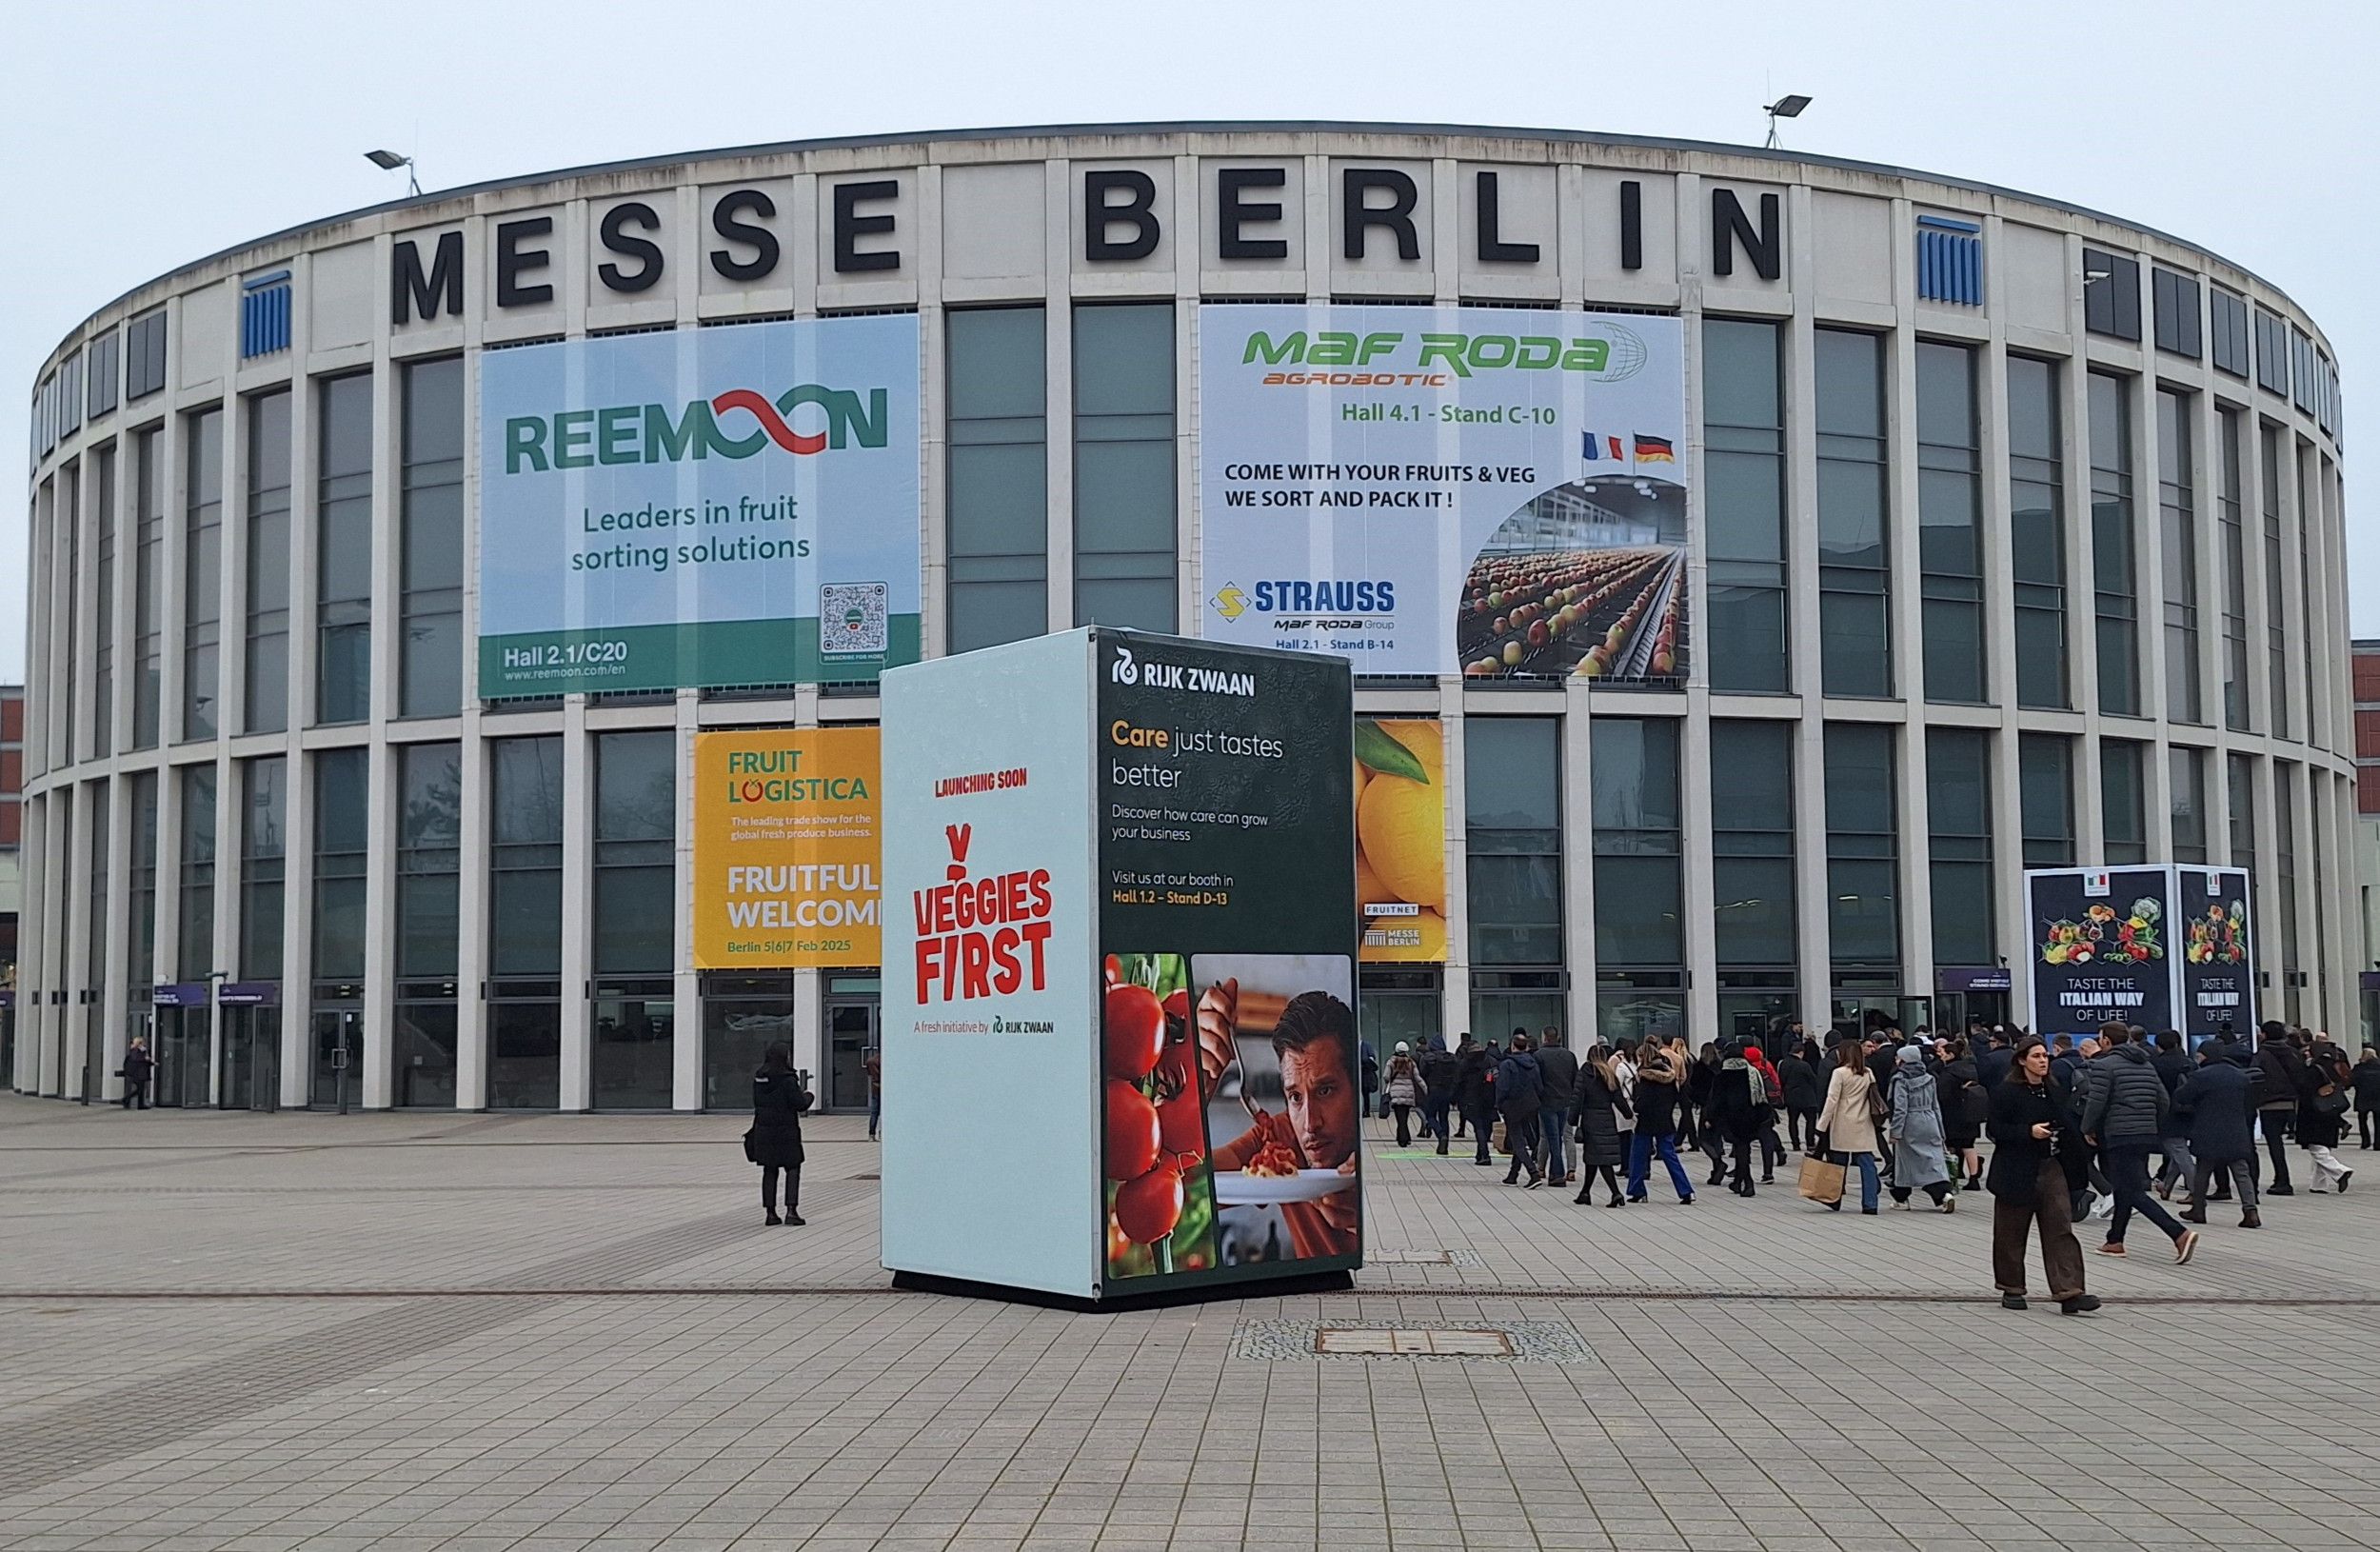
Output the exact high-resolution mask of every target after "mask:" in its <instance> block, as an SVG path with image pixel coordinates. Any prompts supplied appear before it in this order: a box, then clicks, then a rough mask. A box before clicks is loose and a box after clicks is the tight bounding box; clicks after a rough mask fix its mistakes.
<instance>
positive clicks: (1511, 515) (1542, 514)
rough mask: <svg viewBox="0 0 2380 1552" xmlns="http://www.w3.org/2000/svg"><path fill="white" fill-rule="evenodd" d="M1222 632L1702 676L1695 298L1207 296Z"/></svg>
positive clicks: (1318, 644)
mask: <svg viewBox="0 0 2380 1552" xmlns="http://www.w3.org/2000/svg"><path fill="white" fill-rule="evenodd" d="M1199 351H1200V355H1199V415H1200V431H1199V434H1200V485H1199V490H1200V533H1201V536H1202V537H1201V543H1200V561H1201V563H1202V565H1203V567H1204V571H1203V576H1204V586H1205V588H1206V591H1207V598H1206V600H1205V607H1204V609H1203V610H1202V619H1203V628H1202V631H1201V634H1203V635H1204V636H1206V637H1208V638H1209V639H1211V640H1216V641H1225V642H1234V643H1238V644H1240V645H1243V646H1251V647H1289V648H1295V649H1299V650H1305V651H1319V652H1333V653H1339V654H1342V655H1344V656H1346V657H1348V658H1349V659H1350V660H1351V663H1352V666H1353V667H1354V668H1355V670H1356V671H1357V672H1359V673H1421V674H1442V673H1454V672H1458V671H1459V672H1461V673H1464V674H1467V675H1471V676H1474V677H1480V678H1506V677H1512V678H1560V677H1565V676H1573V675H1575V676H1578V677H1582V678H1588V679H1616V680H1625V681H1630V682H1637V683H1656V684H1662V683H1676V682H1681V681H1682V680H1683V678H1684V676H1685V674H1686V670H1687V647H1688V631H1689V626H1690V624H1691V622H1689V621H1688V619H1687V618H1686V607H1687V585H1686V484H1685V456H1686V426H1687V416H1686V401H1685V370H1684V365H1683V335H1682V333H1681V332H1680V326H1679V324H1678V321H1677V320H1676V319H1675V318H1663V317H1652V316H1636V315H1629V316H1626V317H1620V316H1615V315H1609V314H1603V313H1593V312H1555V311H1537V310H1519V309H1504V308H1404V307H1339V306H1252V307H1209V308H1201V309H1200V324H1199Z"/></svg>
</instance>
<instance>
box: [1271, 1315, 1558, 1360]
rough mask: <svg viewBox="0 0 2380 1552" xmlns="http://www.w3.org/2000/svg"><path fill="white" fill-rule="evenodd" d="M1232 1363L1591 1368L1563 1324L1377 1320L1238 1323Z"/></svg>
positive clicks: (1547, 1322)
mask: <svg viewBox="0 0 2380 1552" xmlns="http://www.w3.org/2000/svg"><path fill="white" fill-rule="evenodd" d="M1231 1356H1232V1357H1234V1358H1237V1359H1243V1360H1249V1361H1253V1362H1256V1363H1285V1362H1286V1363H1294V1362H1297V1361H1299V1360H1300V1359H1302V1360H1305V1361H1306V1362H1309V1363H1311V1362H1312V1361H1314V1360H1316V1359H1319V1358H1355V1359H1372V1360H1377V1359H1383V1358H1385V1359H1405V1360H1418V1361H1419V1362H1422V1363H1428V1362H1431V1361H1433V1360H1438V1361H1445V1360H1454V1361H1458V1362H1459V1361H1462V1360H1473V1361H1478V1360H1488V1361H1492V1362H1501V1363H1593V1362H1594V1361H1595V1356H1594V1354H1593V1353H1591V1352H1589V1351H1588V1349H1587V1344H1586V1343H1585V1341H1584V1340H1583V1339H1581V1338H1580V1337H1579V1335H1578V1333H1577V1331H1576V1330H1574V1329H1573V1328H1572V1327H1571V1325H1570V1323H1569V1322H1567V1321H1478V1322H1475V1323H1471V1324H1468V1325H1455V1324H1451V1323H1443V1324H1427V1323H1420V1322H1407V1323H1400V1324H1397V1325H1389V1324H1385V1323H1380V1322H1378V1321H1374V1322H1369V1323H1364V1322H1356V1321H1242V1322H1240V1324H1239V1325H1238V1326H1237V1327H1236V1328H1234V1330H1233V1331H1232V1335H1231Z"/></svg>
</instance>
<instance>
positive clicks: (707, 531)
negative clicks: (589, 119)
mask: <svg viewBox="0 0 2380 1552" xmlns="http://www.w3.org/2000/svg"><path fill="white" fill-rule="evenodd" d="M919 414H920V411H919V391H918V321H917V319H916V317H915V316H913V315H906V314H888V315H877V316H867V317H857V318H825V319H806V320H802V321H799V322H780V323H767V324H752V325H748V326H746V327H744V328H686V329H669V330H661V331H657V332H652V333H645V334H631V335H622V336H617V337H613V338H605V339H592V340H572V341H568V342H565V343H562V344H555V345H538V346H526V347H523V348H518V349H510V350H490V351H488V352H486V354H485V355H483V356H482V357H481V359H480V504H479V507H480V526H479V579H480V638H479V689H480V693H481V694H482V695H484V696H487V697H491V698H493V697H502V696H522V695H539V696H543V695H559V694H563V693H565V692H572V691H590V690H639V689H670V688H676V687H679V686H734V685H783V684H794V683H813V682H818V681H827V680H831V681H852V680H861V681H865V680H872V679H874V678H875V677H876V674H877V672H878V670H879V669H881V668H883V667H889V666H892V665H896V664H902V663H911V662H915V661H916V660H917V657H918V639H919V631H918V608H919V571H920V564H919V563H920V554H919V515H918V514H919V475H918V468H919V453H918V448H919V430H920V422H919Z"/></svg>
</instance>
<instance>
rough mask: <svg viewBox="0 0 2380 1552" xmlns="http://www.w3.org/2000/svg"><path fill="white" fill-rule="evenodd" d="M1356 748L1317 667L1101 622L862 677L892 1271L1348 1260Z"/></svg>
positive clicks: (1127, 1283)
mask: <svg viewBox="0 0 2380 1552" xmlns="http://www.w3.org/2000/svg"><path fill="white" fill-rule="evenodd" d="M1354 738H1355V730H1354V717H1353V701H1352V698H1351V694H1350V679H1349V670H1348V667H1347V664H1346V663H1345V662H1344V661H1343V660H1339V659H1335V658H1330V657H1324V656H1320V655H1319V654H1308V653H1301V652H1281V651H1272V650H1266V649H1262V648H1255V647H1218V646H1215V645H1212V644H1208V643H1202V642H1194V641H1185V640H1180V639H1178V638H1175V637H1170V636H1156V635H1148V634H1144V633H1141V632H1138V631H1127V630H1115V629H1108V628H1101V627H1091V628H1087V629H1082V630H1076V631H1071V632H1068V633H1066V634H1064V635H1058V636H1046V637H1041V638H1037V639H1034V640H1031V641H1022V642H1017V643H1013V644H1011V645H1009V646H1005V647H992V648H989V649H986V650H984V651H980V652H970V653H966V654H964V655H963V656H960V657H953V658H941V659H936V660H934V661H931V662H927V663H922V664H917V665H914V666H911V667H902V668H897V669H894V670H893V671H891V672H889V673H887V674H886V675H885V676H884V680H883V826H884V829H883V836H884V840H883V846H884V909H883V919H884V993H883V1019H884V1025H883V1082H884V1100H883V1197H882V1201H883V1263H884V1265H885V1267H886V1268H887V1269H889V1270H891V1271H892V1272H893V1273H894V1274H895V1280H896V1281H897V1282H902V1283H929V1284H930V1283H936V1282H941V1283H974V1284H984V1285H988V1288H989V1289H992V1290H1008V1291H1014V1292H1021V1293H1026V1294H1033V1295H1041V1296H1053V1297H1057V1298H1060V1299H1064V1300H1074V1301H1081V1302H1082V1303H1090V1304H1096V1303H1101V1302H1112V1301H1114V1300H1117V1299H1121V1298H1138V1297H1140V1296H1144V1295H1164V1294H1169V1293H1177V1292H1184V1291H1188V1290H1193V1289H1197V1288H1200V1287H1201V1286H1209V1285H1215V1284H1223V1283H1235V1284H1237V1283H1257V1282H1261V1281H1265V1280H1278V1279H1282V1278H1299V1279H1303V1278H1308V1277H1311V1276H1313V1275H1315V1274H1327V1273H1345V1272H1350V1271H1353V1270H1354V1269H1355V1268H1356V1267H1357V1266H1359V1264H1361V1260H1362V1222H1363V1217H1362V1175H1361V1166H1360V1135H1361V1125H1360V1123H1361V1117H1362V1093H1361V1087H1360V1084H1359V1077H1358V1074H1359V1054H1358V1034H1357V1028H1356V1014H1355V1007H1356V985H1355V978H1356V955H1357V945H1358V937H1359V920H1360V918H1359V915H1358V910H1357V903H1356V860H1355V853H1356V839H1355V796H1356V766H1355V752H1354ZM1431 748H1432V749H1433V750H1434V749H1435V746H1434V745H1433V746H1431ZM1409 758H1411V759H1412V760H1413V761H1414V763H1415V765H1416V766H1417V774H1418V773H1420V768H1421V757H1420V756H1418V755H1413V756H1409ZM1432 774H1433V775H1434V773H1432ZM1420 844H1425V845H1430V846H1436V845H1438V844H1440V838H1439V837H1436V836H1431V837H1426V838H1422V840H1421V843H1420Z"/></svg>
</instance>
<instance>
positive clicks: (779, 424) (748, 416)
mask: <svg viewBox="0 0 2380 1552" xmlns="http://www.w3.org/2000/svg"><path fill="white" fill-rule="evenodd" d="M885 403H886V392H885V390H884V389H883V388H869V389H868V390H867V397H866V399H865V400H864V401H863V400H862V399H861V397H860V395H859V394H858V393H856V392H854V391H853V390H851V389H850V388H827V387H825V386H823V385H822V384H818V383H803V384H799V385H797V386H795V387H793V388H787V389H785V390H784V392H783V393H781V394H779V395H777V397H776V398H775V399H773V400H772V399H770V398H769V397H768V396H767V395H765V394H764V393H762V392H760V391H759V390H758V389H756V388H728V389H726V390H725V391H724V392H722V393H717V394H714V395H712V396H711V397H710V398H708V399H696V400H694V401H693V402H691V403H689V404H686V405H684V406H683V407H681V408H679V409H678V410H676V411H675V412H674V413H673V412H672V411H671V409H670V408H669V406H667V405H665V404H641V405H636V404H627V405H609V406H606V407H605V408H601V409H562V410H557V411H555V412H554V413H553V414H551V415H515V416H513V417H512V418H510V419H508V420H506V422H505V472H506V474H519V473H521V472H522V471H523V470H525V469H526V470H527V471H529V472H531V473H538V474H542V473H545V472H547V471H549V470H552V469H557V468H593V467H594V466H596V465H598V464H603V465H614V464H677V463H683V462H684V461H685V460H686V459H688V458H750V457H752V456H754V455H755V454H757V453H760V452H762V451H763V450H764V449H766V448H770V447H775V448H782V449H783V450H784V451H786V452H789V453H791V454H793V455H794V456H795V457H797V458H807V457H811V456H813V455H815V454H818V453H822V452H824V451H826V450H827V449H829V448H836V449H840V448H846V447H852V446H858V447H862V448H882V447H883V446H885V445H886V441H887V434H886V432H887V426H888V417H887V415H886V411H885ZM804 406H815V407H816V408H817V409H818V412H819V414H820V415H821V416H823V418H824V423H823V428H821V429H817V430H796V429H795V428H794V426H793V424H792V421H791V419H790V417H791V416H793V415H794V413H795V412H796V411H797V410H800V409H802V408H803V407H804ZM803 420H804V421H811V420H812V417H810V416H807V415H805V416H803ZM723 421H724V425H723V424H722V423H723ZM744 426H748V427H749V429H748V430H745V431H744V434H743V435H741V436H737V435H730V434H729V429H728V428H731V427H744Z"/></svg>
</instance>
